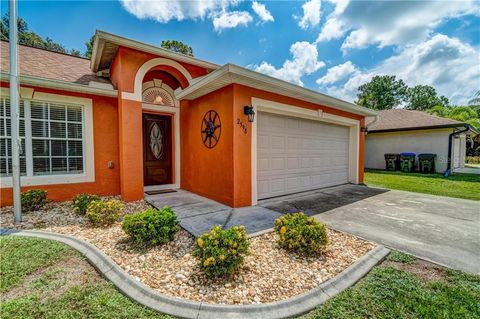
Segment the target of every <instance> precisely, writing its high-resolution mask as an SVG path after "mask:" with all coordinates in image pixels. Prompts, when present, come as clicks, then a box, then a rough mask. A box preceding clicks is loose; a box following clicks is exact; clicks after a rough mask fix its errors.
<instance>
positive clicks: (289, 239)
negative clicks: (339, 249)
mask: <svg viewBox="0 0 480 319" xmlns="http://www.w3.org/2000/svg"><path fill="white" fill-rule="evenodd" d="M275 231H276V233H277V234H278V236H279V240H278V243H279V245H280V247H283V248H285V249H288V250H291V251H295V252H297V253H301V254H318V253H321V252H322V251H323V250H324V249H325V248H326V247H327V244H328V235H327V227H326V226H325V225H323V224H321V223H320V222H318V221H316V220H315V219H314V218H313V217H308V216H307V215H305V214H304V213H296V214H287V215H284V216H282V217H279V218H277V219H276V220H275Z"/></svg>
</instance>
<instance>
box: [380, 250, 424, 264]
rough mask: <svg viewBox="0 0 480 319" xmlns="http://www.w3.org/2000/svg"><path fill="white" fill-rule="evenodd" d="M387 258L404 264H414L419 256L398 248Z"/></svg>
mask: <svg viewBox="0 0 480 319" xmlns="http://www.w3.org/2000/svg"><path fill="white" fill-rule="evenodd" d="M386 259H387V260H390V261H396V262H399V263H402V264H413V263H414V262H415V260H417V258H415V257H413V256H411V255H408V254H405V253H402V252H400V251H398V250H392V251H391V252H390V254H388V256H387V258H386Z"/></svg>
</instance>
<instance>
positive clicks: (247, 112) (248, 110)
mask: <svg viewBox="0 0 480 319" xmlns="http://www.w3.org/2000/svg"><path fill="white" fill-rule="evenodd" d="M243 113H244V114H245V115H246V116H248V121H249V122H253V121H254V119H255V111H254V110H253V106H248V105H246V106H245V107H244V108H243Z"/></svg>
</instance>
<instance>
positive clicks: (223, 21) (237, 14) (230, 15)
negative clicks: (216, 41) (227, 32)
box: [213, 11, 253, 32]
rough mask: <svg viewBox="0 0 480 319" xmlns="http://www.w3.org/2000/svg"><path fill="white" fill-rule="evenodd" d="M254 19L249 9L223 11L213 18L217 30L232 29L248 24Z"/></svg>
mask: <svg viewBox="0 0 480 319" xmlns="http://www.w3.org/2000/svg"><path fill="white" fill-rule="evenodd" d="M252 20H253V18H252V16H251V15H250V13H248V12H247V11H232V12H222V13H220V14H219V15H217V16H215V17H214V18H213V27H214V29H215V31H219V32H220V31H222V30H223V29H231V28H235V27H238V26H246V25H248V24H249V23H250V22H251V21H252Z"/></svg>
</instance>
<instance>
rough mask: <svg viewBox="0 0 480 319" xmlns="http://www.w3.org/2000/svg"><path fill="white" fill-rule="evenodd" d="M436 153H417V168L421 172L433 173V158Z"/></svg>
mask: <svg viewBox="0 0 480 319" xmlns="http://www.w3.org/2000/svg"><path fill="white" fill-rule="evenodd" d="M436 157H437V154H430V153H424V154H418V168H419V169H420V172H422V173H435V158H436Z"/></svg>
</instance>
